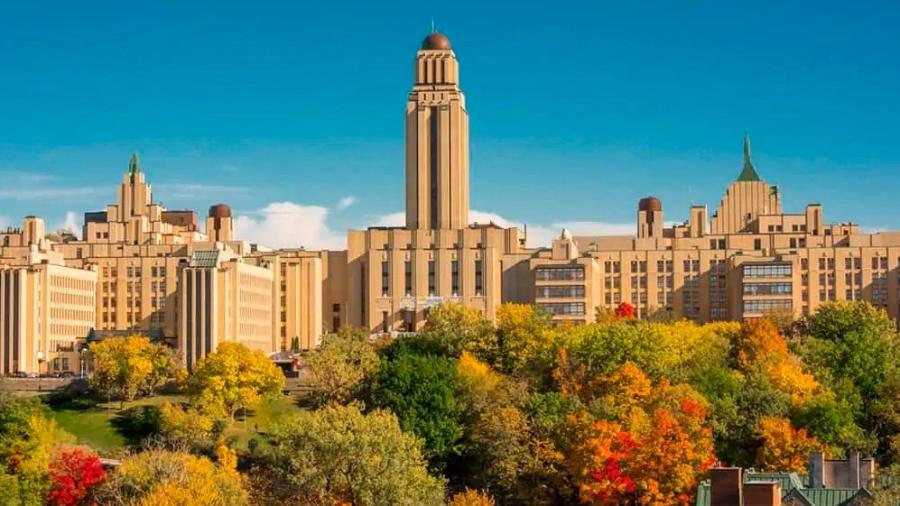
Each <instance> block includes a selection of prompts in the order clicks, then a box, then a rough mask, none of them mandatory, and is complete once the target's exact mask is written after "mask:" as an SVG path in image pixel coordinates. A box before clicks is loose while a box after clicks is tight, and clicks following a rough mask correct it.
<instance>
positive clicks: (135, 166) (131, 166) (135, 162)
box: [128, 153, 141, 181]
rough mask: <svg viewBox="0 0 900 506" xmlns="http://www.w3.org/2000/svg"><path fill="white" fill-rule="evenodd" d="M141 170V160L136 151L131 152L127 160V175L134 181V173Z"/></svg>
mask: <svg viewBox="0 0 900 506" xmlns="http://www.w3.org/2000/svg"><path fill="white" fill-rule="evenodd" d="M140 171H141V160H140V158H138V154H137V153H132V154H131V160H130V161H129V162H128V175H129V176H131V180H132V181H134V175H135V174H137V173H138V172H140Z"/></svg>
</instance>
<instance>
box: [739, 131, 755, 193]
mask: <svg viewBox="0 0 900 506" xmlns="http://www.w3.org/2000/svg"><path fill="white" fill-rule="evenodd" d="M737 180H738V181H760V178H759V174H757V173H756V168H755V167H754V166H753V162H752V161H751V160H750V134H749V133H748V132H746V131H745V132H744V168H743V169H742V170H741V174H740V175H739V176H738V178H737Z"/></svg>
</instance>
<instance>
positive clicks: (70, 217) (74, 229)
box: [48, 211, 81, 238]
mask: <svg viewBox="0 0 900 506" xmlns="http://www.w3.org/2000/svg"><path fill="white" fill-rule="evenodd" d="M57 230H66V231H68V232H71V233H72V234H74V235H75V237H78V238H81V225H80V224H79V223H78V214H77V213H76V212H75V211H67V212H66V218H65V219H64V220H63V221H62V223H58V224H57V225H56V226H54V227H53V229H52V230H48V232H56V231H57Z"/></svg>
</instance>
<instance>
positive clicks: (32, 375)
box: [25, 372, 38, 378]
mask: <svg viewBox="0 0 900 506" xmlns="http://www.w3.org/2000/svg"><path fill="white" fill-rule="evenodd" d="M25 377H26V378H37V377H38V373H36V372H30V373H28V374H26V375H25Z"/></svg>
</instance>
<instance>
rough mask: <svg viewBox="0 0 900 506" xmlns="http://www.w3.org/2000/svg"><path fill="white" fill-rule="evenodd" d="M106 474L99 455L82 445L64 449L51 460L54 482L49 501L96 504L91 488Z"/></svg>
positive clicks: (59, 504)
mask: <svg viewBox="0 0 900 506" xmlns="http://www.w3.org/2000/svg"><path fill="white" fill-rule="evenodd" d="M104 478H106V471H104V470H103V466H101V465H100V459H98V458H97V456H96V455H94V454H93V453H88V452H85V451H84V450H82V449H81V448H75V449H73V450H68V451H65V452H62V453H61V454H60V455H59V456H58V457H57V458H56V459H54V460H53V461H52V462H50V480H51V481H52V486H51V487H50V492H49V494H48V495H47V502H48V504H52V505H55V506H85V505H93V504H94V502H93V501H91V499H90V496H91V491H92V490H93V488H94V487H96V486H97V485H99V484H100V482H102V481H103V480H104Z"/></svg>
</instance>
